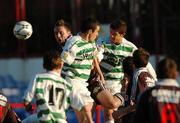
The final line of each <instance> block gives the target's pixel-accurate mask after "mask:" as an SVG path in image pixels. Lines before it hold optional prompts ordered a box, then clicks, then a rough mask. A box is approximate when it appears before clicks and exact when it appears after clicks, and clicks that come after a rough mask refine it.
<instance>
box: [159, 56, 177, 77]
mask: <svg viewBox="0 0 180 123" xmlns="http://www.w3.org/2000/svg"><path fill="white" fill-rule="evenodd" d="M176 72H177V64H176V62H175V61H174V60H173V59H171V58H165V59H163V60H161V61H160V62H159V63H158V67H157V76H158V78H159V79H164V78H172V79H174V78H176V76H175V75H176Z"/></svg>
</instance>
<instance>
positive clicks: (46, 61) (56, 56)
mask: <svg viewBox="0 0 180 123" xmlns="http://www.w3.org/2000/svg"><path fill="white" fill-rule="evenodd" d="M62 66H63V62H62V60H61V56H60V53H59V52H58V51H56V50H50V51H47V52H46V53H45V54H44V56H43V67H44V69H46V70H47V71H51V70H54V69H60V68H61V67H62Z"/></svg>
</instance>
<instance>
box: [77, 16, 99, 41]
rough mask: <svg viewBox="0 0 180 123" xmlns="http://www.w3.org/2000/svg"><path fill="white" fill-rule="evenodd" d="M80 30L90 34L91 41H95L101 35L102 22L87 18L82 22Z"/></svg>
mask: <svg viewBox="0 0 180 123" xmlns="http://www.w3.org/2000/svg"><path fill="white" fill-rule="evenodd" d="M80 31H81V33H83V34H86V35H87V36H88V40H89V41H94V40H96V39H97V37H98V35H99V31H100V23H99V22H98V21H97V20H95V19H93V18H86V19H85V20H84V21H83V22H82V25H81V28H80Z"/></svg>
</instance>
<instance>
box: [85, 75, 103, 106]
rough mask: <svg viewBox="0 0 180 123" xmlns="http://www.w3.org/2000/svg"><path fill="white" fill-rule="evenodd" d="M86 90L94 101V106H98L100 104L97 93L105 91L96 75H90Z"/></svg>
mask: <svg viewBox="0 0 180 123" xmlns="http://www.w3.org/2000/svg"><path fill="white" fill-rule="evenodd" d="M87 82H88V84H89V85H88V90H89V91H90V92H91V97H92V98H93V99H94V101H95V102H96V104H98V105H100V104H101V103H100V102H99V100H98V99H97V95H98V93H100V92H101V91H103V90H105V89H106V88H105V86H104V85H103V84H102V82H101V81H100V80H99V78H98V75H97V74H92V73H91V76H90V78H89V79H88V81H87Z"/></svg>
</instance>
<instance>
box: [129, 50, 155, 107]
mask: <svg viewBox="0 0 180 123" xmlns="http://www.w3.org/2000/svg"><path fill="white" fill-rule="evenodd" d="M149 56H150V54H149V52H148V51H146V50H145V49H143V48H138V49H137V50H135V51H134V53H133V61H134V65H135V68H136V69H135V71H134V74H133V85H132V89H131V97H130V98H131V103H132V104H133V103H136V100H137V98H138V96H139V95H140V94H141V93H142V92H143V91H145V90H146V89H147V88H149V87H153V86H154V85H155V80H154V79H153V77H152V75H151V74H150V73H149V71H148V69H147V68H146V66H147V64H148V61H149Z"/></svg>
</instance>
